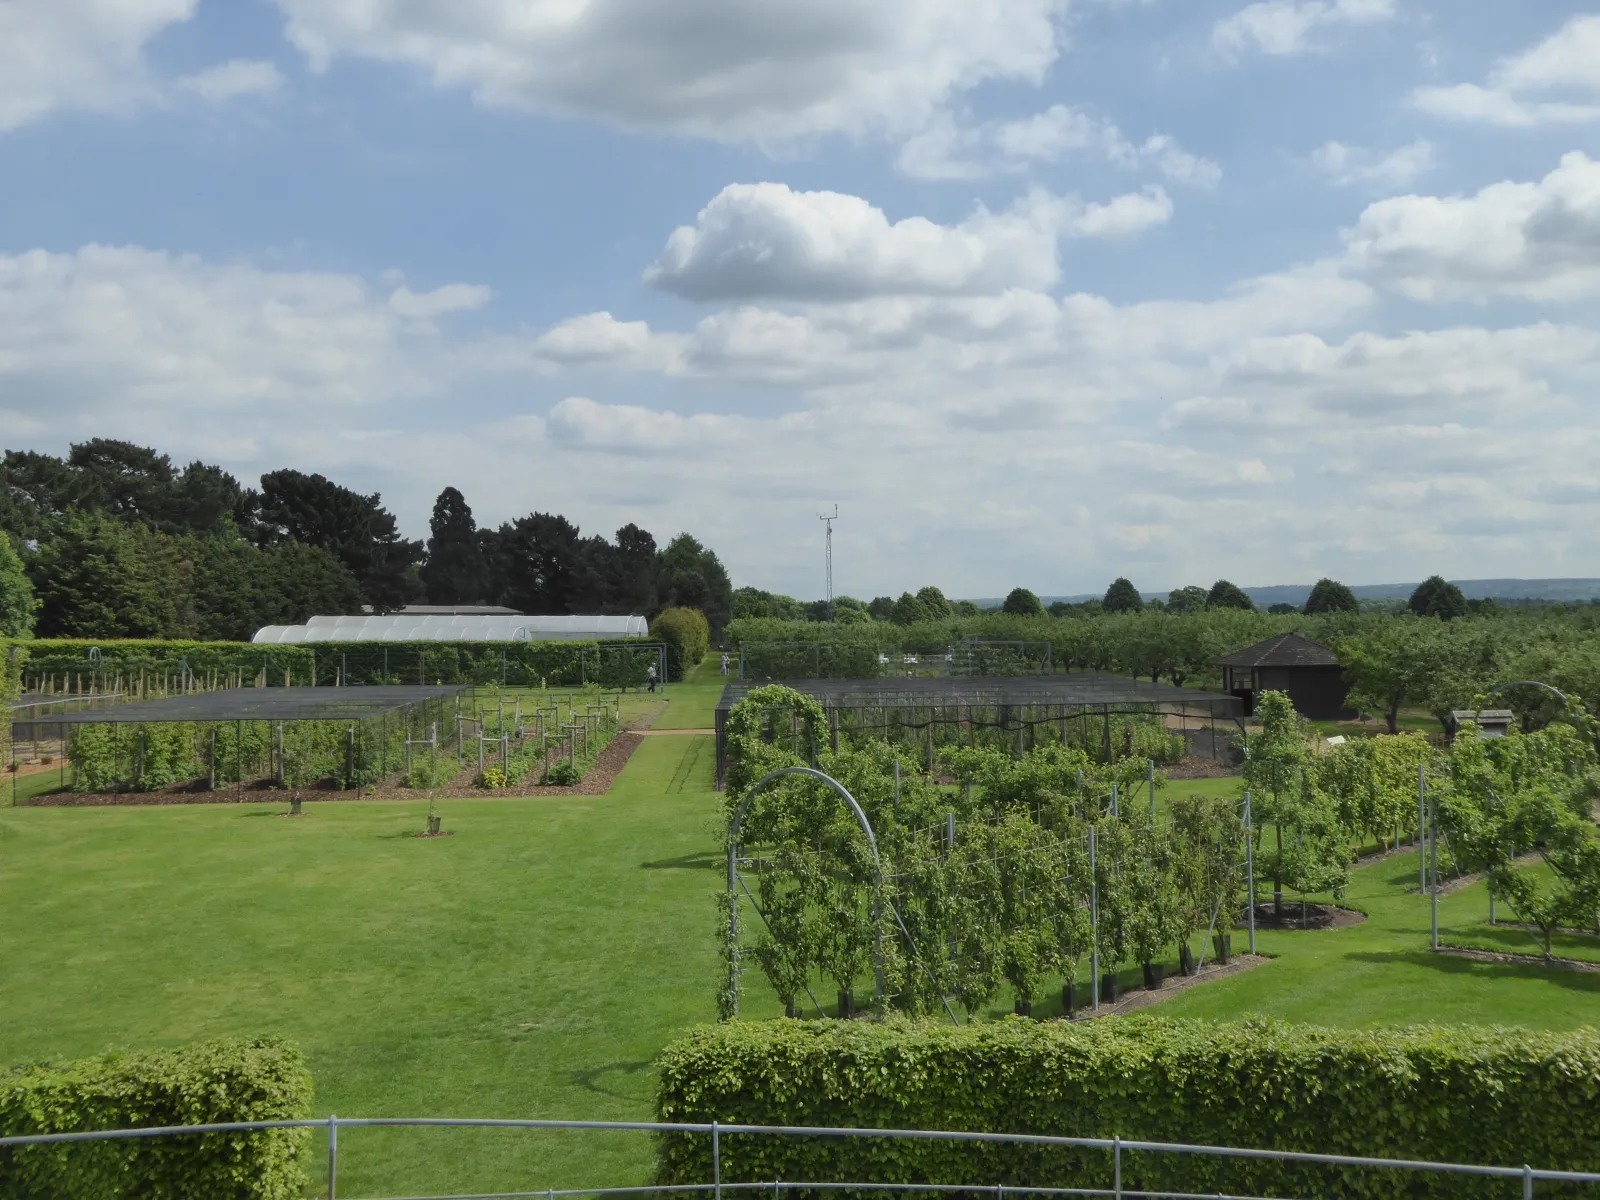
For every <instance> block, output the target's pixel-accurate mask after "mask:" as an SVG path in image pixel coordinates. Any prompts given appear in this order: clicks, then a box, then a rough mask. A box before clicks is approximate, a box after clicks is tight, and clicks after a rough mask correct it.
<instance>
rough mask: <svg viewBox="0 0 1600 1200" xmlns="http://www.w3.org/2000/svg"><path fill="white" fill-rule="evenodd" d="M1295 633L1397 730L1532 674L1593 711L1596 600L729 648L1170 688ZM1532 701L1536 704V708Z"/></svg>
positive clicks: (809, 634) (1014, 628)
mask: <svg viewBox="0 0 1600 1200" xmlns="http://www.w3.org/2000/svg"><path fill="white" fill-rule="evenodd" d="M1291 631H1293V632H1298V633H1301V634H1303V635H1304V636H1306V637H1309V638H1311V639H1312V640H1314V641H1318V642H1321V643H1323V644H1324V645H1327V646H1329V647H1331V648H1332V649H1333V650H1334V651H1335V652H1336V653H1337V654H1338V656H1339V659H1340V661H1341V662H1342V663H1343V664H1344V666H1345V671H1346V676H1347V678H1348V679H1349V681H1350V683H1351V685H1352V691H1351V696H1350V702H1351V704H1352V705H1353V706H1355V707H1357V708H1359V709H1361V710H1362V711H1364V712H1367V713H1370V714H1372V715H1374V716H1379V717H1383V718H1386V719H1387V721H1388V722H1389V731H1390V732H1391V733H1393V732H1396V731H1397V728H1398V717H1399V714H1400V712H1401V710H1402V709H1404V708H1413V707H1415V708H1423V709H1426V710H1428V711H1429V712H1431V713H1433V714H1434V715H1435V716H1437V717H1440V718H1445V717H1448V715H1449V713H1450V712H1451V710H1452V709H1457V708H1465V707H1469V706H1470V702H1471V700H1472V698H1473V697H1474V696H1475V695H1476V694H1477V693H1479V692H1482V691H1484V690H1486V689H1487V688H1489V687H1491V686H1493V685H1494V684H1496V683H1500V682H1503V681H1505V680H1510V679H1538V680H1543V681H1544V682H1547V683H1552V684H1554V685H1556V686H1557V687H1559V688H1561V689H1562V690H1564V691H1566V692H1567V693H1569V694H1571V695H1574V696H1577V697H1579V698H1581V699H1582V700H1583V702H1584V704H1585V705H1586V706H1587V707H1588V708H1589V709H1590V710H1591V711H1600V607H1596V606H1584V607H1577V608H1565V607H1546V608H1529V609H1501V610H1497V611H1494V612H1491V613H1488V614H1484V615H1476V616H1465V617H1460V618H1457V619H1454V620H1449V621H1446V620H1441V619H1439V618H1437V617H1426V616H1417V615H1414V614H1404V615H1392V614H1387V613H1328V614H1322V615H1311V616H1307V615H1304V614H1293V615H1274V614H1269V613H1257V612H1246V611H1242V610H1239V609H1230V608H1215V609H1206V610H1204V611H1201V612H1198V613H1195V614H1193V615H1188V616H1177V615H1173V614H1172V613H1169V612H1151V611H1146V612H1138V613H1115V614H1104V615H1100V616H1085V617H1045V616H1041V617H1021V616H1011V615H1007V614H1003V613H985V614H983V615H980V616H973V617H954V616H953V617H950V618H947V619H944V620H938V621H924V622H919V623H915V624H910V625H898V624H893V623H890V622H877V623H872V624H864V625H849V626H828V625H819V624H815V623H810V622H805V621H784V620H778V619H775V618H763V617H748V618H742V619H739V620H735V621H734V622H733V623H732V624H731V625H730V626H729V627H728V634H727V640H728V642H729V643H730V644H732V645H736V646H738V645H742V646H750V645H756V644H773V643H797V642H798V643H804V642H830V643H833V644H835V645H841V646H843V645H857V644H859V645H860V646H861V647H862V648H863V649H864V650H865V651H866V652H868V654H869V657H870V655H875V654H888V655H894V654H896V653H900V652H917V651H923V652H925V651H930V650H933V649H935V648H942V647H946V646H949V645H951V644H952V643H958V642H960V641H962V640H964V639H982V640H989V641H1024V642H1034V643H1041V644H1048V645H1049V647H1050V652H1051V661H1052V663H1053V666H1054V667H1055V669H1057V670H1067V669H1070V670H1097V671H1111V672H1117V673H1121V674H1126V675H1135V676H1142V677H1145V678H1151V679H1164V680H1167V681H1168V682H1170V683H1172V684H1174V685H1176V686H1180V687H1182V686H1191V687H1193V686H1201V685H1204V684H1206V683H1208V682H1215V681H1216V680H1217V679H1219V678H1220V672H1219V671H1218V669H1217V668H1216V667H1215V665H1214V664H1215V662H1216V660H1217V659H1218V658H1220V657H1222V656H1223V655H1225V654H1229V653H1232V652H1233V651H1235V650H1239V649H1242V648H1243V647H1246V646H1249V645H1252V644H1253V643H1255V642H1258V641H1261V640H1263V639H1265V638H1268V637H1271V636H1272V635H1274V634H1277V633H1284V632H1291ZM1513 701H1514V702H1515V703H1516V704H1518V705H1521V704H1524V703H1526V704H1527V705H1529V706H1530V709H1531V710H1532V711H1531V713H1530V715H1531V716H1532V717H1533V718H1534V719H1535V722H1536V723H1538V722H1542V721H1544V720H1547V719H1549V717H1550V716H1552V715H1553V710H1552V709H1550V708H1549V706H1548V705H1543V702H1542V701H1541V700H1540V698H1539V697H1538V696H1537V695H1536V694H1535V693H1532V692H1527V693H1519V694H1518V695H1517V696H1515V697H1513ZM1542 705H1543V707H1541V706H1542Z"/></svg>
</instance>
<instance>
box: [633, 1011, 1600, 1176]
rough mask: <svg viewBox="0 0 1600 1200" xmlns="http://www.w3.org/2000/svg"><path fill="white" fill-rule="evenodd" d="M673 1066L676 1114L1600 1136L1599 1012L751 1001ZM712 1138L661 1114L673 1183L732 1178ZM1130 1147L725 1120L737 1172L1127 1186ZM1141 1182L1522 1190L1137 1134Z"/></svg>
mask: <svg viewBox="0 0 1600 1200" xmlns="http://www.w3.org/2000/svg"><path fill="white" fill-rule="evenodd" d="M660 1068H661V1083H660V1090H659V1092H658V1095H657V1101H656V1108H657V1115H658V1116H659V1118H660V1119H661V1120H663V1121H696V1122H699V1121H710V1120H713V1119H715V1120H718V1121H724V1122H729V1123H734V1122H737V1123H749V1124H757V1125H813V1126H854V1127H866V1128H899V1129H948V1130H965V1129H970V1130H989V1131H995V1132H1005V1131H1011V1132H1019V1133H1022V1132H1026V1133H1037V1134H1048V1135H1066V1136H1078V1137H1107V1138H1109V1137H1112V1136H1114V1135H1115V1136H1121V1137H1124V1138H1132V1139H1147V1140H1153V1141H1166V1142H1189V1143H1198V1144H1205V1145H1219V1146H1249V1147H1263V1148H1273V1149H1283V1150H1300V1151H1313V1152H1331V1153H1346V1154H1362V1155H1373V1156H1378V1157H1389V1158H1402V1157H1408V1158H1417V1159H1431V1160H1435V1161H1446V1162H1471V1163H1492V1164H1500V1165H1506V1166H1520V1165H1521V1164H1522V1163H1524V1162H1528V1163H1536V1164H1538V1165H1540V1166H1544V1167H1553V1168H1567V1169H1584V1170H1590V1169H1593V1166H1594V1163H1595V1161H1596V1159H1597V1157H1600V1125H1596V1123H1595V1122H1594V1120H1593V1117H1592V1114H1593V1112H1594V1111H1595V1105H1596V1103H1597V1102H1600V1034H1596V1033H1595V1032H1594V1031H1593V1030H1582V1031H1578V1032H1575V1033H1534V1032H1524V1031H1520V1030H1507V1029H1491V1028H1444V1027H1438V1026H1431V1027H1430V1026H1425V1027H1417V1028H1412V1029H1392V1030H1337V1029H1319V1028H1314V1027H1310V1026H1291V1025H1286V1024H1281V1023H1274V1022H1265V1021H1259V1020H1252V1021H1246V1022H1242V1023H1238V1024H1211V1023H1207V1022H1199V1021H1173V1020H1159V1019H1142V1018H1140V1019H1132V1020H1126V1021H1098V1022H1094V1023H1092V1024H1084V1025H1068V1024H1060V1023H1049V1024H1043V1023H1034V1022H1025V1021H1004V1022H999V1023H995V1024H989V1025H970V1026H964V1027H961V1028H951V1027H950V1026H948V1025H944V1026H940V1025H932V1024H916V1023H910V1022H888V1023H885V1024H871V1023H864V1022H854V1021H839V1022H835V1021H826V1022H821V1021H819V1022H809V1021H808V1022H799V1021H781V1022H780V1021H774V1022H762V1023H748V1024H741V1023H737V1022H736V1023H732V1024H726V1025H720V1026H715V1027H710V1028H704V1029H700V1030H697V1031H695V1032H693V1033H691V1034H690V1035H688V1036H687V1037H685V1038H683V1039H682V1040H680V1041H678V1042H677V1043H675V1044H673V1045H672V1046H669V1047H668V1048H667V1050H666V1051H665V1053H664V1055H663V1057H662V1059H661V1062H660ZM709 1140H710V1139H709V1138H707V1137H705V1136H698V1135H684V1134H664V1135H661V1137H660V1140H659V1142H658V1160H657V1162H658V1166H657V1174H658V1182H660V1183H662V1184H673V1183H688V1182H701V1181H704V1180H706V1179H709V1178H711V1164H710V1146H709ZM1109 1159H1110V1155H1109V1154H1107V1153H1106V1152H1104V1151H1100V1150H1074V1149H1068V1148H1057V1147H1049V1148H1046V1147H1039V1146H1024V1145H1001V1144H962V1143H955V1142H936V1141H896V1142H888V1141H877V1140H872V1139H854V1138H851V1139H843V1140H832V1139H825V1138H788V1137H769V1136H762V1137H742V1138H741V1137H737V1136H727V1135H724V1137H723V1139H722V1180H723V1182H724V1183H727V1182H730V1181H755V1180H771V1179H785V1180H795V1181H797V1182H798V1181H802V1180H817V1181H825V1180H840V1181H851V1180H860V1181H874V1182H879V1181H882V1182H945V1183H973V1184H987V1185H993V1184H997V1183H1010V1184H1014V1185H1023V1184H1028V1185H1033V1186H1057V1187H1096V1186H1099V1187H1109V1186H1110V1179H1111V1170H1110V1162H1109ZM1122 1185H1123V1187H1124V1188H1129V1189H1145V1190H1151V1191H1179V1192H1188V1193H1199V1194H1215V1193H1217V1192H1219V1191H1227V1192H1231V1193H1234V1194H1251V1195H1324V1196H1326V1195H1337V1196H1345V1197H1352V1196H1361V1197H1366V1196H1370V1197H1380V1196H1381V1197H1385V1198H1388V1197H1395V1196H1424V1195H1426V1196H1445V1195H1448V1196H1468V1195H1471V1196H1501V1195H1508V1194H1510V1193H1509V1191H1508V1188H1507V1185H1506V1183H1505V1182H1504V1181H1503V1180H1502V1181H1487V1180H1485V1181H1476V1180H1474V1181H1468V1180H1467V1179H1464V1178H1462V1177H1459V1176H1455V1177H1445V1176H1426V1175H1420V1174H1418V1175H1411V1174H1401V1173H1397V1172H1391V1171H1384V1172H1378V1171H1371V1170H1365V1169H1359V1168H1334V1167H1323V1166H1318V1165H1313V1164H1290V1163H1281V1162H1272V1161H1268V1160H1240V1159H1217V1158H1206V1157H1200V1156H1192V1155H1184V1156H1178V1155H1157V1154H1148V1153H1147V1154H1131V1153H1130V1154H1125V1155H1124V1158H1123V1178H1122ZM1544 1186H1545V1185H1541V1188H1543V1187H1544Z"/></svg>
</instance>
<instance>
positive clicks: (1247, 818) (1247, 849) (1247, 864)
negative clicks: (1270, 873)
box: [1244, 792, 1256, 954]
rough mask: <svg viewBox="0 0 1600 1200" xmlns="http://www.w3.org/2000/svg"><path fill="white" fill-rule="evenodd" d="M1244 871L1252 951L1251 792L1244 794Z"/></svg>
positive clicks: (1253, 854) (1253, 864)
mask: <svg viewBox="0 0 1600 1200" xmlns="http://www.w3.org/2000/svg"><path fill="white" fill-rule="evenodd" d="M1244 873H1245V880H1246V883H1245V886H1246V888H1248V889H1249V890H1248V892H1247V893H1246V907H1247V909H1248V911H1249V913H1250V953H1251V954H1254V953H1255V952H1256V831H1255V821H1254V819H1253V818H1252V816H1251V814H1250V793H1249V792H1246V793H1245V794H1244Z"/></svg>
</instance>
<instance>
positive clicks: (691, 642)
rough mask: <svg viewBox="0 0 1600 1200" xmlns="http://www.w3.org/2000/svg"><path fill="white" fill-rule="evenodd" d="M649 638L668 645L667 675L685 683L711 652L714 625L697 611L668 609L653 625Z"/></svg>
mask: <svg viewBox="0 0 1600 1200" xmlns="http://www.w3.org/2000/svg"><path fill="white" fill-rule="evenodd" d="M650 636H651V637H653V638H655V640H656V641H658V642H665V643H666V644H667V674H668V675H670V676H671V677H672V678H673V679H682V678H683V675H684V672H685V671H688V670H689V669H690V668H692V667H696V666H699V664H700V660H701V659H703V658H704V657H705V656H706V651H708V650H710V649H711V625H710V623H709V622H707V621H706V615H705V613H703V612H701V611H700V610H699V609H698V608H668V609H663V610H662V612H661V615H660V616H659V617H657V618H656V619H655V620H654V621H652V622H651V623H650Z"/></svg>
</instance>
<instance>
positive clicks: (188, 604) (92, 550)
mask: <svg viewBox="0 0 1600 1200" xmlns="http://www.w3.org/2000/svg"><path fill="white" fill-rule="evenodd" d="M259 482H260V486H259V488H251V487H247V486H245V485H244V484H242V483H240V481H239V480H237V479H235V478H234V477H233V476H232V475H230V474H229V473H228V472H226V471H224V470H222V469H221V468H220V467H217V466H214V465H211V464H208V463H203V462H198V461H196V462H192V463H190V464H189V465H187V466H184V467H178V466H176V465H174V464H173V462H172V460H171V459H170V458H169V457H168V456H167V455H165V454H162V453H160V452H158V451H156V450H153V449H149V448H147V447H143V446H135V445H133V444H131V443H128V442H121V441H112V440H109V439H104V438H96V439H93V440H91V441H87V442H81V443H78V444H76V445H74V446H72V448H71V450H70V451H69V453H68V454H67V455H66V456H65V457H64V458H56V457H54V456H52V455H48V454H40V453H37V452H34V451H24V450H8V451H6V452H5V454H4V457H3V459H0V532H4V533H5V534H6V535H7V536H6V537H3V538H0V636H10V637H26V636H29V635H30V634H36V635H38V636H41V637H94V638H197V639H202V640H240V641H244V640H248V639H249V638H250V637H251V636H252V635H253V634H254V633H255V631H256V630H257V629H259V628H260V627H262V626H263V625H283V624H295V623H298V622H301V621H304V620H305V619H306V618H307V617H309V616H312V615H313V614H318V613H334V614H337V613H356V612H360V611H362V610H363V608H364V607H365V608H368V609H370V610H371V611H373V612H380V613H381V612H389V611H393V610H395V609H397V608H400V607H402V606H404V605H406V604H418V603H431V604H452V605H454V604H499V605H505V606H507V607H510V608H513V609H516V610H517V611H519V612H525V613H531V614H541V615H542V614H561V613H602V614H604V613H638V614H642V615H654V614H655V613H657V612H659V611H660V610H661V609H662V608H665V607H667V606H669V605H681V606H685V607H692V608H698V609H700V610H702V611H703V612H705V613H706V615H707V617H708V618H709V620H710V621H711V624H712V627H713V629H714V630H716V631H720V630H721V628H722V627H723V626H724V625H725V624H726V622H727V621H728V619H729V618H730V617H731V615H732V592H733V589H732V585H731V583H730V582H729V579H728V573H727V571H726V570H725V569H724V568H723V566H722V564H721V562H720V561H719V560H718V559H717V556H716V554H715V553H714V552H712V551H711V550H710V549H708V548H707V547H705V546H703V545H702V544H701V543H700V542H699V541H697V540H696V539H695V538H694V537H692V536H690V535H689V534H680V535H679V536H678V537H676V538H674V539H673V540H672V541H671V542H670V543H669V544H668V545H667V546H666V548H665V549H659V548H658V547H657V545H656V541H655V538H654V537H652V536H651V534H650V533H648V532H647V531H645V530H643V529H640V528H638V527H637V526H636V525H632V524H629V525H625V526H624V527H623V528H622V529H619V530H618V531H617V534H616V538H615V540H608V539H606V538H604V537H596V536H589V537H585V536H583V535H582V532H581V531H580V529H579V528H578V526H577V525H575V524H573V523H572V522H571V521H569V520H567V518H565V517H563V516H560V515H559V514H552V513H537V512H536V513H531V514H529V515H528V516H526V517H518V518H517V519H515V520H512V521H507V522H505V523H504V524H502V525H500V526H499V527H498V528H496V529H479V528H478V527H477V524H476V522H475V521H474V519H473V516H472V510H471V508H470V507H468V505H467V502H466V500H465V498H464V497H463V496H462V494H461V493H460V492H459V491H457V490H456V489H455V488H446V489H445V490H444V491H443V492H441V493H440V495H439V498H438V500H437V501H436V503H435V504H434V511H433V518H432V521H431V522H430V536H429V538H428V539H427V541H426V542H423V541H421V540H410V539H407V538H405V537H403V536H402V535H401V533H400V531H399V527H398V523H397V522H396V520H395V517H394V515H393V514H392V513H390V512H389V511H388V510H387V509H386V508H384V507H383V504H382V497H381V496H380V495H379V494H378V493H372V494H370V495H364V494H362V493H360V492H356V491H354V490H352V489H350V488H346V487H343V486H341V485H340V484H337V483H335V482H334V481H332V480H330V479H328V478H326V477H324V476H322V475H315V474H306V473H304V472H301V471H295V470H289V469H284V470H278V471H271V472H268V473H267V474H265V475H263V476H261V478H260V481H259Z"/></svg>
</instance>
